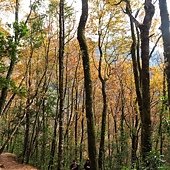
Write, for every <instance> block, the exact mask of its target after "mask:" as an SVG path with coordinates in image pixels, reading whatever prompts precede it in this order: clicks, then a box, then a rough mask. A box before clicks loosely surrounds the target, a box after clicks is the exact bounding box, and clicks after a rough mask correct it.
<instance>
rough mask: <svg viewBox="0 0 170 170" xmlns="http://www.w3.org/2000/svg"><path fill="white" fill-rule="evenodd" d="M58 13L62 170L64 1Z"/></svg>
mask: <svg viewBox="0 0 170 170" xmlns="http://www.w3.org/2000/svg"><path fill="white" fill-rule="evenodd" d="M59 7H60V12H59V27H60V31H59V99H60V102H59V144H58V166H57V169H58V170H63V166H64V162H63V145H64V128H63V121H64V0H60V4H59Z"/></svg>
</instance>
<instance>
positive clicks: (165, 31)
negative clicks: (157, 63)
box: [159, 0, 170, 107]
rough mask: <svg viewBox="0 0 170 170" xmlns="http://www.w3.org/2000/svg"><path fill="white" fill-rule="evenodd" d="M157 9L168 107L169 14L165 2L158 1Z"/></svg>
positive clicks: (169, 104)
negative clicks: (158, 11)
mask: <svg viewBox="0 0 170 170" xmlns="http://www.w3.org/2000/svg"><path fill="white" fill-rule="evenodd" d="M159 9H160V16H161V31H162V38H163V47H164V57H165V72H166V79H167V89H168V106H169V107H170V30H169V29H170V23H169V13H168V8H167V1H166V0H159Z"/></svg>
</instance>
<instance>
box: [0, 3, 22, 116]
mask: <svg viewBox="0 0 170 170" xmlns="http://www.w3.org/2000/svg"><path fill="white" fill-rule="evenodd" d="M18 13H19V0H16V2H15V23H14V39H13V38H12V36H11V40H10V41H9V44H8V45H9V49H8V52H9V58H10V60H11V61H10V65H9V68H8V71H7V74H6V82H7V84H6V85H5V86H4V87H3V88H2V90H1V96H0V115H1V114H2V111H3V108H4V105H5V101H6V97H7V94H8V89H9V84H10V81H11V76H12V73H13V70H14V66H15V64H16V61H17V46H18V43H19V23H18Z"/></svg>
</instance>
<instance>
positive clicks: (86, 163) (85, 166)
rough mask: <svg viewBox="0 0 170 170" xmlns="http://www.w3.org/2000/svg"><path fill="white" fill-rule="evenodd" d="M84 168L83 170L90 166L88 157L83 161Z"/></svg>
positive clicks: (87, 169)
mask: <svg viewBox="0 0 170 170" xmlns="http://www.w3.org/2000/svg"><path fill="white" fill-rule="evenodd" d="M84 169H85V170H89V169H91V168H90V160H89V159H87V160H86V162H85V164H84Z"/></svg>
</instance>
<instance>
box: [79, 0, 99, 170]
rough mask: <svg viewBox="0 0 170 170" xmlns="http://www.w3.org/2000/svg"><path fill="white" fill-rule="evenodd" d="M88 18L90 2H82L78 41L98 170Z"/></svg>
mask: <svg viewBox="0 0 170 170" xmlns="http://www.w3.org/2000/svg"><path fill="white" fill-rule="evenodd" d="M87 18H88V0H82V14H81V17H80V21H79V26H78V33H77V39H78V42H79V45H80V50H81V53H82V60H83V70H84V87H85V94H86V118H87V133H88V154H89V158H90V162H91V169H93V170H97V169H98V167H97V159H96V155H97V152H96V137H95V128H94V114H93V110H92V108H93V106H92V102H93V101H92V81H91V74H90V61H89V53H88V47H87V44H86V38H85V25H86V22H87Z"/></svg>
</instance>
